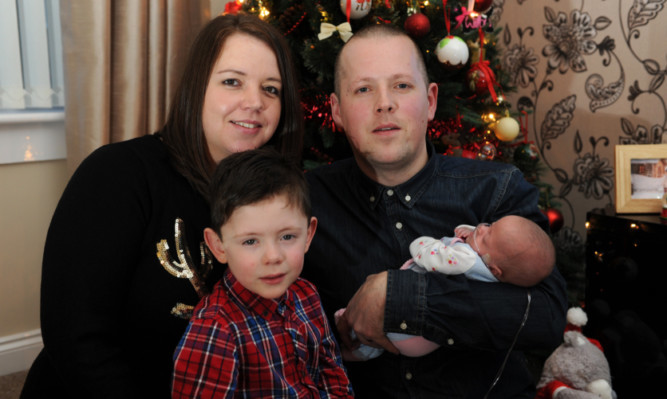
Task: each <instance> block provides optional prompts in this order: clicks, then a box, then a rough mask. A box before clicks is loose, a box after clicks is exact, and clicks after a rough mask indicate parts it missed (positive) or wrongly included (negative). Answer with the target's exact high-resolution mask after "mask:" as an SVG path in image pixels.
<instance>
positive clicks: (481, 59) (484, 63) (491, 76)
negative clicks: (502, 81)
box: [478, 27, 498, 102]
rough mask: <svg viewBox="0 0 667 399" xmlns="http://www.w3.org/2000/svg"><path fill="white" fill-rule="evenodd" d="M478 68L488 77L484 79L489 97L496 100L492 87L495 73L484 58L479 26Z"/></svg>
mask: <svg viewBox="0 0 667 399" xmlns="http://www.w3.org/2000/svg"><path fill="white" fill-rule="evenodd" d="M478 64H479V69H481V70H482V72H484V73H485V74H486V76H487V77H488V79H487V81H486V85H487V87H488V89H489V93H490V94H491V98H492V99H493V102H496V101H498V95H497V94H496V90H495V89H494V88H493V84H494V83H495V78H494V76H495V74H494V73H493V71H492V70H491V68H490V67H489V61H488V60H485V59H484V30H483V29H482V28H481V27H480V28H479V63H478Z"/></svg>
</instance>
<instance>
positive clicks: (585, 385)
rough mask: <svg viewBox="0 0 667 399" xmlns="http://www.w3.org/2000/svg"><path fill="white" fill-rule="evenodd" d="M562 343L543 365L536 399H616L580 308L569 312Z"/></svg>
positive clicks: (602, 356)
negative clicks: (588, 333) (583, 330)
mask: <svg viewBox="0 0 667 399" xmlns="http://www.w3.org/2000/svg"><path fill="white" fill-rule="evenodd" d="M567 321H568V325H567V327H566V328H565V334H564V336H563V343H562V344H561V345H560V346H559V347H558V348H556V350H554V351H553V353H552V354H551V355H550V356H549V357H548V358H547V360H546V361H545V362H544V366H543V368H542V375H541V377H540V380H539V382H538V383H537V396H536V397H535V398H536V399H593V398H603V399H616V392H614V390H613V389H612V387H611V373H610V371H609V363H608V362H607V358H606V357H605V355H604V353H603V351H602V347H601V346H600V343H599V342H598V341H597V340H595V339H589V338H587V337H586V336H584V335H583V334H582V332H581V329H582V327H583V326H584V325H586V323H587V322H588V317H587V316H586V313H585V312H584V311H583V309H581V308H570V309H569V310H568V311H567Z"/></svg>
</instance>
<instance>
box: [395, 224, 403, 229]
mask: <svg viewBox="0 0 667 399" xmlns="http://www.w3.org/2000/svg"><path fill="white" fill-rule="evenodd" d="M396 228H397V229H399V230H401V229H402V228H403V223H401V222H396Z"/></svg>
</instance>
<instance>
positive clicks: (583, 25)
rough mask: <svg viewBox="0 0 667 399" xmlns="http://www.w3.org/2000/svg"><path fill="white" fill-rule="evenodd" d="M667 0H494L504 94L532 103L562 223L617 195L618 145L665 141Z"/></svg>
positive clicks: (570, 232)
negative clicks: (507, 87)
mask: <svg viewBox="0 0 667 399" xmlns="http://www.w3.org/2000/svg"><path fill="white" fill-rule="evenodd" d="M665 1H666V0H589V1H586V0H579V1H569V0H565V1H563V0H560V1H559V0H544V1H541V0H494V9H493V14H492V18H491V19H492V21H493V22H494V23H495V25H496V26H499V27H502V28H503V31H502V32H501V34H500V35H499V37H498V45H500V46H501V47H502V48H503V55H502V64H503V68H504V70H505V71H507V72H509V73H510V75H511V78H512V79H513V83H514V85H515V86H516V87H517V89H518V90H517V92H516V93H505V94H506V96H507V98H508V100H509V101H511V103H512V104H513V108H514V109H519V110H525V111H526V112H528V116H527V121H528V123H527V125H528V129H527V130H528V139H529V140H531V141H533V142H534V143H535V145H536V146H537V147H538V148H539V151H540V154H541V157H542V161H543V163H544V165H545V166H546V170H545V172H544V173H543V174H542V179H543V180H544V181H545V182H547V183H549V184H551V185H552V186H553V191H552V194H553V200H554V202H556V203H557V205H558V209H559V210H560V211H561V212H562V214H563V216H564V221H565V227H564V228H563V229H562V231H561V232H560V233H559V234H565V235H567V236H569V238H570V239H571V240H575V241H579V242H583V241H584V240H585V237H586V235H585V234H586V233H585V227H584V223H585V221H586V212H588V211H590V210H591V209H594V208H605V207H612V209H613V206H614V205H613V204H614V195H615V194H614V189H615V171H614V146H615V145H616V144H658V143H667V132H665V130H666V129H667V121H666V119H667V105H666V100H667V84H665V74H666V64H667V41H666V38H667V11H666V10H665V9H664V5H665V4H664V3H665Z"/></svg>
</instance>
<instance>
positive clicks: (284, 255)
mask: <svg viewBox="0 0 667 399" xmlns="http://www.w3.org/2000/svg"><path fill="white" fill-rule="evenodd" d="M316 227H317V219H315V218H314V217H313V218H311V219H310V220H308V218H307V217H306V216H305V215H304V214H303V212H302V211H301V210H300V209H298V208H297V207H295V206H290V205H289V204H288V202H287V196H286V195H278V196H275V197H272V198H269V199H266V200H263V201H260V202H257V203H254V204H250V205H245V206H242V207H240V208H238V209H236V210H235V211H234V212H233V213H232V216H231V217H230V218H229V220H228V221H227V222H226V223H225V224H224V225H223V226H222V228H221V229H220V232H221V235H222V239H220V237H219V236H218V235H217V234H216V232H215V231H213V230H212V229H210V228H207V229H206V230H205V231H204V238H205V240H206V243H207V244H208V247H209V248H210V249H211V252H212V253H213V255H214V256H215V257H216V259H217V260H218V261H219V262H220V263H227V264H228V266H229V269H230V271H231V272H232V274H233V275H234V277H236V279H237V280H238V281H239V282H240V283H241V284H242V285H243V286H244V287H245V288H247V289H248V290H250V291H252V292H254V293H255V294H257V295H259V296H261V297H264V298H268V299H275V298H278V297H280V296H282V295H283V294H284V293H285V291H286V290H287V288H288V287H289V286H290V285H291V284H292V283H293V282H294V281H295V280H296V279H297V278H298V277H299V274H301V269H303V256H304V254H305V253H306V251H307V250H308V246H309V245H310V242H311V240H312V239H313V235H314V234H315V229H316Z"/></svg>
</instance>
